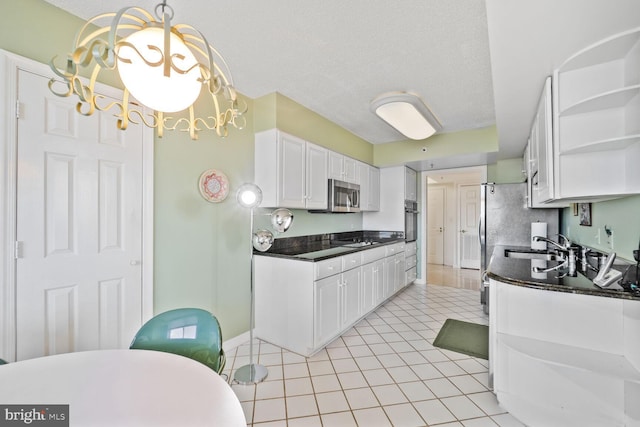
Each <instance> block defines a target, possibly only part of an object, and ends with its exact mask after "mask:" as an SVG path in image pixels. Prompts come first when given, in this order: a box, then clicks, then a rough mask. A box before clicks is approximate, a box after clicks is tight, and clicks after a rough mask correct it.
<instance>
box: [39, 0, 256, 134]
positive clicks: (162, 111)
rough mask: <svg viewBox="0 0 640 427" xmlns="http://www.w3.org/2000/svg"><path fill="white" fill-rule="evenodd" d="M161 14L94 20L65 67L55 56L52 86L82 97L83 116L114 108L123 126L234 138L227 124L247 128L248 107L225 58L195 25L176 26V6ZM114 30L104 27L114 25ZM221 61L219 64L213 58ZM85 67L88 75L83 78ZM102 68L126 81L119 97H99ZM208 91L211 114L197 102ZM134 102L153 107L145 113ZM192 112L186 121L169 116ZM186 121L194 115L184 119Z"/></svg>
mask: <svg viewBox="0 0 640 427" xmlns="http://www.w3.org/2000/svg"><path fill="white" fill-rule="evenodd" d="M154 12H155V15H156V16H155V17H154V16H153V15H152V14H151V13H149V12H147V11H146V10H144V9H142V8H139V7H127V8H123V9H121V10H120V11H118V12H113V13H105V14H102V15H98V16H95V17H93V18H91V19H90V20H88V21H87V22H86V24H85V25H84V26H83V27H82V28H81V29H80V31H78V34H77V36H76V38H75V40H74V48H73V51H72V52H71V53H70V54H68V55H67V58H66V65H65V66H64V67H58V66H56V64H55V61H56V57H54V58H52V59H51V62H50V66H51V69H52V70H53V72H54V73H55V74H56V75H57V76H58V77H59V78H61V79H62V80H63V81H62V82H60V80H59V79H58V78H56V77H54V78H52V79H51V80H50V81H49V89H50V90H51V91H52V92H53V93H54V94H56V95H58V96H61V97H69V96H72V95H76V96H77V97H78V100H79V101H78V104H77V105H76V110H77V112H78V113H80V114H83V115H85V116H90V115H92V114H94V113H95V111H96V110H99V111H110V112H113V113H114V115H115V116H116V117H117V118H118V128H119V129H122V130H125V129H127V127H128V125H129V124H130V123H135V124H140V123H142V124H144V125H145V126H148V127H151V128H155V129H157V133H158V136H159V137H162V136H163V134H164V131H165V130H180V131H184V132H189V135H190V137H191V139H197V137H198V131H201V130H204V129H205V128H206V129H209V130H215V131H216V133H217V134H218V135H219V136H222V137H224V136H227V135H228V127H229V125H231V126H233V127H235V128H237V129H242V128H243V127H244V126H245V124H246V120H245V117H244V116H243V114H244V113H245V112H246V111H247V105H246V103H245V102H244V101H242V100H241V99H239V97H238V94H237V93H236V90H235V88H234V86H233V81H232V79H231V73H230V72H229V68H228V66H227V64H226V62H225V61H224V59H223V58H222V56H221V55H220V54H219V53H218V52H217V51H216V50H215V49H214V48H213V47H212V46H211V45H210V44H209V43H208V42H207V40H206V38H205V37H204V36H203V35H202V33H200V32H199V31H198V30H196V29H194V28H193V27H191V26H190V25H186V24H177V25H174V26H172V25H171V19H172V18H173V9H171V7H170V6H168V5H167V4H166V1H164V2H162V3H161V4H158V5H157V6H156V8H155V11H154ZM109 22H110V25H104V24H105V23H109ZM214 59H215V60H214ZM85 69H86V70H87V72H86V73H85V75H88V76H89V77H88V78H82V77H81V73H82V72H83V70H85ZM101 71H109V72H113V71H117V72H118V74H119V75H120V79H121V80H122V82H123V84H124V93H123V96H122V99H121V100H117V101H114V100H113V99H110V98H107V97H105V96H103V95H100V94H98V93H96V91H95V86H96V81H97V80H98V78H99V76H100V73H101ZM203 90H205V91H206V96H204V97H203V98H206V101H201V102H202V104H204V103H205V102H206V105H205V106H204V107H200V108H206V111H207V113H205V114H202V115H200V116H197V115H196V112H195V108H196V107H195V106H194V103H195V101H196V99H198V97H199V96H200V94H201V92H202V91H203ZM130 97H133V98H135V99H136V100H137V101H138V102H139V103H141V104H142V105H144V106H146V107H148V108H149V109H151V110H154V112H153V113H145V112H144V111H143V109H141V108H140V107H139V105H137V104H135V103H133V102H130V101H131V100H130ZM183 110H188V114H182V117H172V116H171V115H169V114H170V113H175V112H179V111H183ZM185 116H188V117H185Z"/></svg>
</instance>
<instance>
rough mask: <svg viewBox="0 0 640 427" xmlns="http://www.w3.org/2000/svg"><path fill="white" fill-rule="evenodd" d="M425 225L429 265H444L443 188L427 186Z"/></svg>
mask: <svg viewBox="0 0 640 427" xmlns="http://www.w3.org/2000/svg"><path fill="white" fill-rule="evenodd" d="M427 199H428V202H427V217H428V219H427V223H428V230H429V231H428V235H427V240H428V249H427V262H428V263H429V264H440V265H442V264H444V219H445V218H444V211H445V188H444V187H435V186H429V188H428V194H427Z"/></svg>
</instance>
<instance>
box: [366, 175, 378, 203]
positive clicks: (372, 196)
mask: <svg viewBox="0 0 640 427" xmlns="http://www.w3.org/2000/svg"><path fill="white" fill-rule="evenodd" d="M368 170H369V199H368V204H367V210H369V211H379V210H380V169H378V168H376V167H373V166H369V168H368Z"/></svg>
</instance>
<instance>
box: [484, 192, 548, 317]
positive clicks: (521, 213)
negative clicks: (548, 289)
mask: <svg viewBox="0 0 640 427" xmlns="http://www.w3.org/2000/svg"><path fill="white" fill-rule="evenodd" d="M526 185H527V184H526V183H524V182H523V183H517V184H493V183H488V184H481V186H480V223H479V228H480V230H479V237H480V272H481V281H482V287H481V289H480V301H481V303H482V304H483V305H484V307H483V309H484V312H485V313H489V279H488V278H487V277H486V270H487V267H488V266H489V261H490V260H491V254H492V253H493V248H494V247H495V246H496V245H509V246H527V247H530V246H531V223H532V222H546V223H547V236H548V237H549V238H553V239H554V240H555V238H556V235H557V234H558V233H559V232H560V231H559V229H560V210H559V209H557V208H551V209H531V208H528V207H527V187H526Z"/></svg>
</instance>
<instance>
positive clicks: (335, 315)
mask: <svg viewBox="0 0 640 427" xmlns="http://www.w3.org/2000/svg"><path fill="white" fill-rule="evenodd" d="M341 296H342V293H341V278H340V274H336V275H335V276H330V277H327V278H325V279H322V280H318V281H316V282H314V313H313V317H314V322H313V325H314V326H313V329H314V331H313V342H314V346H315V348H320V347H322V346H323V345H325V344H326V343H327V342H328V341H329V340H330V339H331V338H333V337H335V336H336V334H338V332H340V327H341V320H342V319H341V317H342V316H341V312H340V310H341V304H340V302H341V301H340V300H341Z"/></svg>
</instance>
